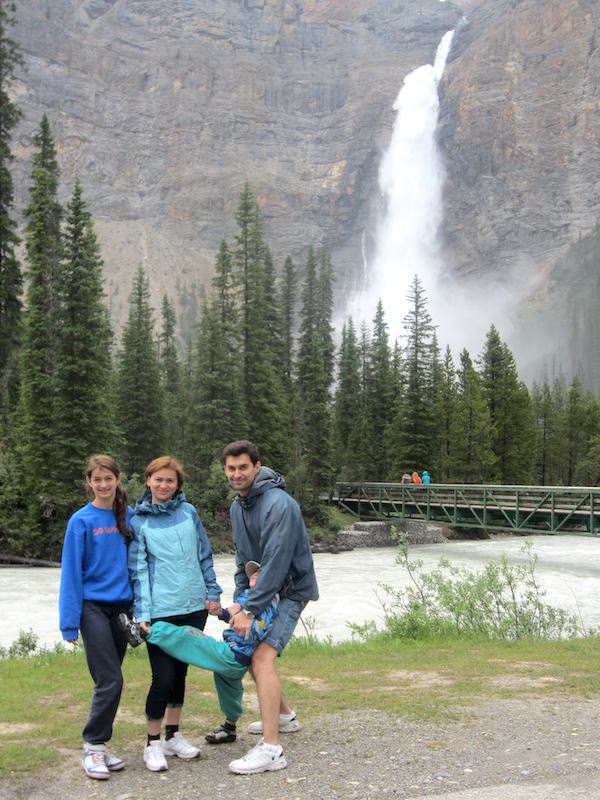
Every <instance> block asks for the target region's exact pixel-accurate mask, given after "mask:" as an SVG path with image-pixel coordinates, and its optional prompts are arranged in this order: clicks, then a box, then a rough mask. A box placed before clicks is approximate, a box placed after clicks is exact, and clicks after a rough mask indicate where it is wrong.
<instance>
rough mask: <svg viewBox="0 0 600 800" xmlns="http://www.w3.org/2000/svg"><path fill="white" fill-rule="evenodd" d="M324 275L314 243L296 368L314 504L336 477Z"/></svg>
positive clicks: (306, 464) (304, 461) (302, 439)
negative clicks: (327, 361)
mask: <svg viewBox="0 0 600 800" xmlns="http://www.w3.org/2000/svg"><path fill="white" fill-rule="evenodd" d="M321 278H322V272H321V274H319V273H318V272H317V260H316V256H315V252H314V249H313V247H312V245H311V247H310V248H309V252H308V257H307V261H306V272H305V280H304V286H303V290H302V310H301V312H300V331H301V332H300V339H299V347H298V363H297V370H298V398H299V406H300V452H301V463H302V474H303V476H304V483H305V485H306V487H307V488H308V489H309V492H310V502H311V503H312V504H313V505H314V504H316V502H317V499H318V496H319V494H320V493H321V492H323V491H328V490H329V488H330V485H331V481H332V477H333V468H332V464H331V458H332V453H331V398H330V395H329V387H330V385H331V380H332V373H331V371H328V370H327V366H326V359H327V357H328V353H329V347H330V344H329V341H328V340H327V339H326V336H325V330H326V327H327V326H328V325H330V324H331V322H330V317H329V318H327V319H325V320H324V319H323V317H322V314H323V308H324V306H323V303H322V298H321V297H320V296H319V289H320V288H321V287H322V284H320V280H321Z"/></svg>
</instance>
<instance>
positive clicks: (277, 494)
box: [230, 467, 319, 615]
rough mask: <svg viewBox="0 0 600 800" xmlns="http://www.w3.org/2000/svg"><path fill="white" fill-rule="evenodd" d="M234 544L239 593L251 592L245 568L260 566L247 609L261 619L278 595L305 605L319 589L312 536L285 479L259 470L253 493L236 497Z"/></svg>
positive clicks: (237, 589) (265, 469)
mask: <svg viewBox="0 0 600 800" xmlns="http://www.w3.org/2000/svg"><path fill="white" fill-rule="evenodd" d="M230 515H231V526H232V529H233V543H234V545H235V563H236V570H235V576H234V580H235V593H234V597H235V598H236V599H237V596H238V595H239V594H240V593H241V592H242V591H244V589H247V588H248V577H247V575H246V570H245V565H246V563H247V562H248V561H257V562H258V563H259V564H260V577H259V578H258V580H257V582H256V586H255V587H254V588H253V589H251V590H250V592H249V594H248V600H247V602H246V608H247V609H248V610H249V611H252V613H253V614H255V615H258V614H260V613H261V612H262V611H264V610H265V608H266V607H267V606H268V605H269V604H270V602H271V601H272V599H273V598H274V597H275V595H276V594H279V597H280V599H283V598H284V597H287V598H289V599H291V600H296V601H299V602H303V603H306V602H308V601H309V600H318V598H319V590H318V587H317V577H316V575H315V569H314V566H313V558H312V552H311V549H310V544H309V541H308V533H307V532H306V527H305V525H304V520H303V519H302V512H301V511H300V507H299V506H298V503H297V502H296V501H295V500H294V498H293V497H291V496H290V495H289V494H288V493H287V492H286V491H285V481H284V480H283V478H282V477H281V475H278V474H277V473H276V472H273V470H272V469H269V467H261V469H260V471H259V472H258V474H257V475H256V478H255V479H254V483H253V484H252V486H251V488H250V491H249V492H248V494H247V495H246V496H245V497H244V496H242V495H238V496H237V497H236V498H235V500H234V501H233V504H232V506H231V510H230Z"/></svg>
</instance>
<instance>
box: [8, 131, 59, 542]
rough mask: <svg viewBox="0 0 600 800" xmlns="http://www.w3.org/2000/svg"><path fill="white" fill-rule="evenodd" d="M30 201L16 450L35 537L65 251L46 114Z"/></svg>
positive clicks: (47, 510) (50, 422) (51, 458)
mask: <svg viewBox="0 0 600 800" xmlns="http://www.w3.org/2000/svg"><path fill="white" fill-rule="evenodd" d="M34 144H35V147H36V150H35V152H34V156H33V170H32V182H31V192H30V195H31V196H30V202H29V205H28V207H27V209H26V220H27V222H26V227H25V244H26V254H27V296H26V304H25V305H26V311H25V313H24V317H23V328H22V346H21V353H20V389H19V408H18V425H17V428H18V442H17V445H16V446H17V450H18V454H19V461H20V464H21V470H22V474H23V490H24V492H25V495H26V497H27V500H26V502H27V505H28V525H29V526H30V529H31V532H32V536H34V537H35V536H36V535H37V534H40V533H41V535H42V538H43V537H44V536H45V535H47V534H48V533H49V530H50V528H51V524H52V518H53V515H54V511H55V509H54V501H53V493H54V480H53V475H52V470H53V468H54V465H56V463H57V462H56V442H55V432H56V429H55V421H56V408H55V403H54V370H55V342H54V332H55V331H56V328H57V324H56V323H57V307H56V284H57V275H58V269H59V263H60V256H61V232H60V221H61V213H62V211H61V207H60V205H59V203H58V200H57V196H56V195H57V187H58V175H59V171H58V164H57V161H56V150H55V147H54V141H53V138H52V134H51V132H50V126H49V125H48V120H47V119H46V117H44V118H43V119H42V122H41V125H40V129H39V131H38V133H37V134H36V135H35V136H34Z"/></svg>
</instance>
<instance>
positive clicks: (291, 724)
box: [247, 711, 300, 736]
mask: <svg viewBox="0 0 600 800" xmlns="http://www.w3.org/2000/svg"><path fill="white" fill-rule="evenodd" d="M299 730H300V723H299V722H298V720H297V719H296V712H295V711H290V713H289V714H280V715H279V733H294V732H295V731H299ZM247 731H248V733H254V734H256V735H257V736H262V732H263V724H262V720H261V719H259V720H257V721H256V722H251V723H250V725H248V728H247Z"/></svg>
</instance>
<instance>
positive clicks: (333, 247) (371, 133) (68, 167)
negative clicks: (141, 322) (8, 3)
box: [13, 0, 459, 320]
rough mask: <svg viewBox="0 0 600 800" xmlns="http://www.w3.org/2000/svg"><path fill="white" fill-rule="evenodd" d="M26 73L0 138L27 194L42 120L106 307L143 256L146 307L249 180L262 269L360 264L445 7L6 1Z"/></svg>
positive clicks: (196, 279)
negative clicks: (13, 12) (408, 90)
mask: <svg viewBox="0 0 600 800" xmlns="http://www.w3.org/2000/svg"><path fill="white" fill-rule="evenodd" d="M16 7H17V20H18V23H17V26H16V28H15V29H14V33H13V35H14V38H15V39H16V40H17V41H18V42H19V43H20V45H21V47H22V50H23V54H24V56H25V60H26V64H27V72H26V74H25V75H24V76H23V79H22V81H21V82H20V83H19V84H18V86H17V87H16V92H17V98H16V99H17V101H18V103H19V105H20V107H21V108H22V110H23V112H24V119H23V122H22V123H21V125H20V128H19V130H18V132H17V136H16V137H15V138H14V144H15V147H14V151H15V155H16V157H17V165H16V170H17V186H18V189H19V192H18V201H19V203H20V204H21V205H23V204H24V203H25V202H26V189H27V187H28V184H29V178H28V175H29V170H30V162H29V156H30V155H31V149H32V148H31V135H32V133H33V132H34V131H35V129H36V128H37V126H38V125H39V121H40V118H41V116H42V114H44V113H46V114H47V115H48V118H49V121H50V124H51V127H52V130H53V133H54V135H55V138H56V142H57V145H58V152H59V163H60V165H61V169H62V175H63V193H64V195H65V197H64V198H63V199H66V196H67V195H68V194H69V193H70V190H71V187H72V184H73V181H74V178H75V176H76V175H79V177H80V180H81V182H82V185H83V188H84V192H85V195H86V197H87V199H88V201H89V203H90V206H91V210H92V212H93V214H94V217H95V219H96V220H97V223H98V225H97V229H98V233H99V238H100V241H101V246H102V253H103V256H104V259H105V263H106V275H107V293H108V296H109V301H110V307H111V311H112V313H113V316H114V317H116V319H117V320H122V319H123V318H124V316H125V314H126V308H127V295H128V292H129V288H130V285H131V277H132V275H133V272H134V270H135V268H136V266H137V265H138V264H143V265H144V267H145V268H146V270H147V271H148V274H149V276H150V281H151V291H152V293H153V296H154V298H155V301H158V299H159V298H160V297H161V296H162V294H163V293H165V292H166V293H167V294H169V295H171V296H172V297H174V298H175V299H177V296H178V295H182V294H184V295H185V294H187V295H188V299H189V294H190V293H191V294H192V295H194V297H193V298H192V305H193V304H194V302H195V296H196V295H198V294H199V293H201V287H202V286H204V287H207V286H208V284H209V281H210V273H211V270H212V265H213V260H214V256H215V254H216V251H217V249H218V246H219V242H220V240H221V239H222V238H223V237H225V238H227V239H228V240H229V241H231V240H232V237H233V235H234V233H235V221H234V212H235V208H236V205H237V201H238V197H239V193H240V191H241V188H242V185H243V182H244V181H245V180H246V179H248V180H249V181H250V184H251V186H252V188H253V190H254V192H255V194H256V195H257V197H258V200H259V203H260V205H261V208H262V211H263V215H264V220H265V233H266V238H267V241H268V242H269V243H270V245H271V247H272V250H273V254H274V256H275V259H276V263H278V264H281V263H282V262H283V260H284V258H285V257H286V255H288V254H291V255H292V256H293V257H294V258H295V259H296V260H298V261H301V260H302V259H303V258H304V256H305V253H306V248H307V246H308V245H309V244H310V243H314V244H315V245H316V246H321V245H325V246H327V247H328V248H329V249H330V251H331V253H332V257H333V260H334V263H335V266H336V269H337V271H338V274H339V275H341V276H344V279H343V280H342V281H340V282H339V286H338V289H339V290H341V293H342V294H343V290H344V286H345V285H348V284H350V283H351V282H352V280H353V276H355V275H356V274H357V272H358V271H360V269H362V253H361V240H362V237H363V231H364V230H365V229H366V228H367V227H368V225H369V221H370V219H371V216H372V213H373V207H374V203H376V201H377V195H378V190H377V168H378V164H379V159H380V154H381V149H382V147H384V146H385V144H386V142H387V140H388V138H389V135H390V132H391V127H392V123H393V112H392V103H393V101H394V99H395V96H396V94H397V92H398V89H399V88H400V86H401V84H402V81H403V79H404V76H405V75H406V74H407V73H408V72H410V71H411V70H412V69H414V68H416V67H417V66H419V65H421V64H423V63H426V62H431V61H432V60H433V57H434V55H435V50H436V47H437V45H438V43H439V40H440V39H441V37H442V35H443V34H444V32H445V31H446V30H448V29H450V28H451V27H453V25H454V24H455V22H456V20H457V18H458V14H459V12H458V10H457V9H456V8H455V7H453V6H451V5H449V4H446V3H440V2H439V0H400V1H399V2H394V3H390V2H389V1H388V0H303V1H302V2H301V1H300V0H244V1H243V2H231V0H177V2H173V1H172V0H84V2H77V1H76V0H18V1H17V3H16Z"/></svg>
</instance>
